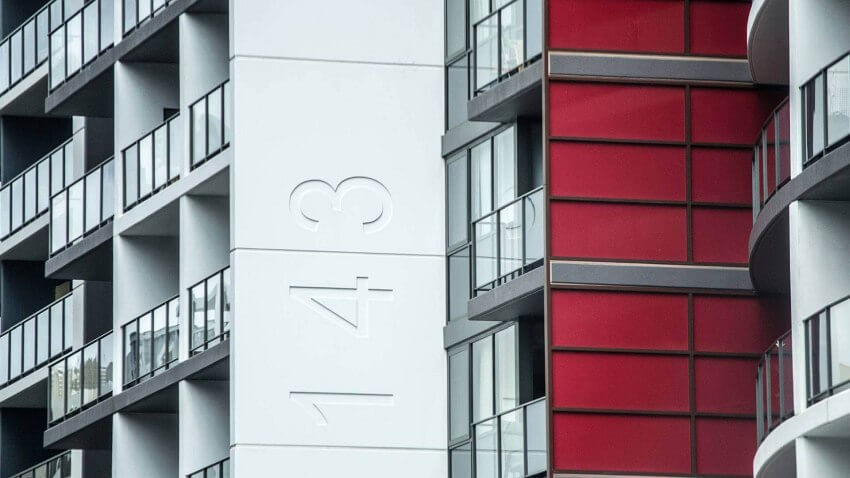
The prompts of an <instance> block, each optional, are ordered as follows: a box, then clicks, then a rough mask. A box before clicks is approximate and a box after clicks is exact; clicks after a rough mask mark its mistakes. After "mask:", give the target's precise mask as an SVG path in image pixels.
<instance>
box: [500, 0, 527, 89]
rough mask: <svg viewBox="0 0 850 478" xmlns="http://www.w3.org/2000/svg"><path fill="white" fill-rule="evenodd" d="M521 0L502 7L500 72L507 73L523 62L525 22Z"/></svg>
mask: <svg viewBox="0 0 850 478" xmlns="http://www.w3.org/2000/svg"><path fill="white" fill-rule="evenodd" d="M522 9H523V3H522V2H514V3H513V4H511V5H509V6H507V7H505V8H504V9H502V13H501V16H502V31H501V38H500V41H501V48H502V64H501V70H500V72H501V73H502V74H505V73H508V72H510V71H511V70H513V69H514V68H517V67H518V66H520V65H522V64H523V63H525V42H524V40H523V36H524V35H525V31H524V26H525V23H524V22H523V19H522Z"/></svg>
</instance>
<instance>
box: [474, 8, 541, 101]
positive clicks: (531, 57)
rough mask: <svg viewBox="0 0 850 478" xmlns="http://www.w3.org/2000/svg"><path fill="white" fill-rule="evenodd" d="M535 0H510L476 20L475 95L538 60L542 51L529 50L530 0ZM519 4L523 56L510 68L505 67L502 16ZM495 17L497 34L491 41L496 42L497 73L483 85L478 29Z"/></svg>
mask: <svg viewBox="0 0 850 478" xmlns="http://www.w3.org/2000/svg"><path fill="white" fill-rule="evenodd" d="M529 1H534V0H511V1H510V2H508V3H506V4H504V5H502V6H501V7H499V8H498V9H496V10H494V11H492V12H490V13H489V14H487V15H485V16H484V17H483V18H481V19H480V20H478V21H477V22H475V24H474V25H473V27H472V30H473V35H472V36H473V40H472V47H473V50H474V65H473V68H472V70H473V71H472V78H473V79H472V88H473V91H474V94H475V95H478V94H479V93H481V92H483V91H484V90H487V89H488V88H490V87H491V86H493V85H494V84H497V83H499V82H501V81H503V80H504V79H505V78H507V77H509V76H511V75H513V74H515V73H516V72H518V71H520V70H522V69H524V68H525V67H527V66H528V65H529V64H531V63H533V62H535V61H537V60H538V59H539V58H540V57H541V55H542V52H539V51H533V52H532V51H529V41H528V30H529V29H528V25H529V22H528V2H529ZM520 4H521V5H520ZM517 5H520V9H521V11H522V58H517V59H516V62H515V63H516V64H515V65H513V66H511V67H510V68H504V65H503V51H502V50H503V45H502V34H503V23H502V17H503V14H504V12H505V11H507V10H508V9H511V8H514V7H516V6H517ZM494 18H495V20H496V34H495V36H492V37H491V41H495V42H496V63H497V65H495V67H496V74H495V75H494V78H493V79H492V80H490V81H488V82H487V83H485V84H483V85H479V84H478V70H479V69H480V68H481V63H480V61H479V44H478V31H479V27H481V28H482V29H483V28H484V24H485V23H486V22H489V21H491V20H493V19H494Z"/></svg>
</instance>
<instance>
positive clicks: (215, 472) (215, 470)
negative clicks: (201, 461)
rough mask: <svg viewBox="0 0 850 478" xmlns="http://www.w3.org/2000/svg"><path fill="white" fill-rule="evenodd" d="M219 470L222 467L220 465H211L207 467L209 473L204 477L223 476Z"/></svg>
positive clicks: (219, 477) (217, 477) (216, 477)
mask: <svg viewBox="0 0 850 478" xmlns="http://www.w3.org/2000/svg"><path fill="white" fill-rule="evenodd" d="M219 471H220V469H219V466H218V465H216V466H211V467H209V468H207V475H206V476H205V477H204V478H221V475H220V474H219Z"/></svg>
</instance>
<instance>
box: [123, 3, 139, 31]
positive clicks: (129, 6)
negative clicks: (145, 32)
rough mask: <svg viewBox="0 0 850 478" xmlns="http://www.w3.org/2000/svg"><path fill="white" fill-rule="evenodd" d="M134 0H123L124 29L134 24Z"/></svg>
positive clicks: (126, 29)
mask: <svg viewBox="0 0 850 478" xmlns="http://www.w3.org/2000/svg"><path fill="white" fill-rule="evenodd" d="M136 18H137V17H136V0H124V31H125V32H126V31H128V30H130V29H132V28H133V27H135V26H136Z"/></svg>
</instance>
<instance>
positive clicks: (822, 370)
mask: <svg viewBox="0 0 850 478" xmlns="http://www.w3.org/2000/svg"><path fill="white" fill-rule="evenodd" d="M827 320H828V315H827V311H826V310H824V311H823V312H821V313H819V314H818V315H816V316H814V317H812V318H811V319H809V320H808V321H807V322H806V341H807V347H806V348H807V349H808V350H807V354H806V355H807V356H806V359H807V364H808V366H807V367H808V376H809V380H808V382H809V391H808V392H809V393H808V397H809V400H814V399H815V398H816V397H819V396H821V395H822V394H824V393H826V392H827V391H828V390H829V359H830V357H829V354H828V350H829V348H828V347H829V345H828V344H829V336H828V333H827V331H828V328H827Z"/></svg>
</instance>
